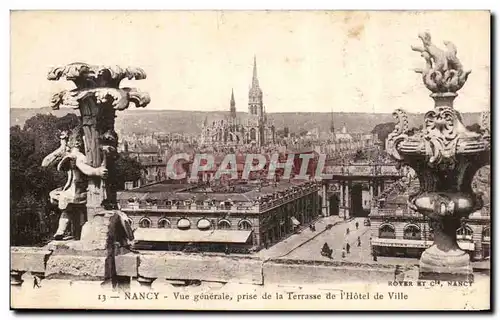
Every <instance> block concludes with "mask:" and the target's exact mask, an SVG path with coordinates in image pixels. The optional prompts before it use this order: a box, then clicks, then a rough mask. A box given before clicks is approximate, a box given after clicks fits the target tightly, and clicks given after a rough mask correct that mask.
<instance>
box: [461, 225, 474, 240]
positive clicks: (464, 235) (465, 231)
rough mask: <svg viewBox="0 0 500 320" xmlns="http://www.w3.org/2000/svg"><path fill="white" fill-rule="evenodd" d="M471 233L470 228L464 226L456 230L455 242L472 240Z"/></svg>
mask: <svg viewBox="0 0 500 320" xmlns="http://www.w3.org/2000/svg"><path fill="white" fill-rule="evenodd" d="M473 233H474V232H473V231H472V229H471V227H469V226H468V225H464V226H463V227H460V228H458V229H457V240H472V234H473Z"/></svg>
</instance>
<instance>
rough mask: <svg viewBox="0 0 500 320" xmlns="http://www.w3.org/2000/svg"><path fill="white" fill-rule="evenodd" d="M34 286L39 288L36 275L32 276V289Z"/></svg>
mask: <svg viewBox="0 0 500 320" xmlns="http://www.w3.org/2000/svg"><path fill="white" fill-rule="evenodd" d="M35 287H36V288H40V283H39V282H38V277H37V276H33V289H35Z"/></svg>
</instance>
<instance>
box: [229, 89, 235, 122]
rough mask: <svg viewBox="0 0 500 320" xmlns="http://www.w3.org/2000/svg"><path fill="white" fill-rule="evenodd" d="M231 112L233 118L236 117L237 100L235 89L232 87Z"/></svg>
mask: <svg viewBox="0 0 500 320" xmlns="http://www.w3.org/2000/svg"><path fill="white" fill-rule="evenodd" d="M229 104H230V113H231V118H236V102H235V101H234V90H233V89H231V101H230V102H229Z"/></svg>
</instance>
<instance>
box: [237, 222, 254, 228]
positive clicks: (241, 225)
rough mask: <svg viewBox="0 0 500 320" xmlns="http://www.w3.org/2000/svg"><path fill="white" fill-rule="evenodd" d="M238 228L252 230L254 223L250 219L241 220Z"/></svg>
mask: <svg viewBox="0 0 500 320" xmlns="http://www.w3.org/2000/svg"><path fill="white" fill-rule="evenodd" d="M238 230H252V224H251V223H250V221H248V220H241V221H240V222H239V223H238Z"/></svg>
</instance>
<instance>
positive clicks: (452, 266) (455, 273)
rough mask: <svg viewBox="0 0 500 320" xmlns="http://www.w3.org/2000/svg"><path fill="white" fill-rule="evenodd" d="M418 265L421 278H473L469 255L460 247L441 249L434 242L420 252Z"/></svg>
mask: <svg viewBox="0 0 500 320" xmlns="http://www.w3.org/2000/svg"><path fill="white" fill-rule="evenodd" d="M419 267H420V270H419V279H422V280H461V281H472V280H473V274H472V264H471V262H470V256H469V254H467V253H465V252H464V251H462V250H460V249H453V250H449V251H442V250H440V249H439V248H438V247H437V245H435V244H434V245H432V246H431V247H430V248H428V249H427V250H425V251H424V252H423V253H422V256H421V258H420V263H419Z"/></svg>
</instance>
